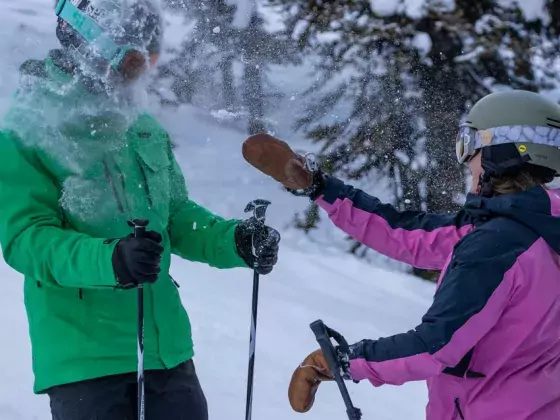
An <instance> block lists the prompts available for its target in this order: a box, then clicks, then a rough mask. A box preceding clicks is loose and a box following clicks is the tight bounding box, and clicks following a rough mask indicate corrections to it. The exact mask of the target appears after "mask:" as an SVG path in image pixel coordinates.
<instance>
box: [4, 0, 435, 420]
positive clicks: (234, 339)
mask: <svg viewBox="0 0 560 420" xmlns="http://www.w3.org/2000/svg"><path fill="white" fill-rule="evenodd" d="M239 1H240V0H239ZM51 3H52V2H46V3H45V2H42V1H40V0H20V1H18V2H12V1H10V0H0V6H2V7H3V10H4V13H3V14H1V15H0V36H2V39H3V42H2V43H0V54H1V55H2V57H4V60H2V61H1V62H0V74H2V78H1V83H0V111H1V113H2V114H3V112H4V111H5V110H6V109H7V107H8V104H9V98H10V96H11V95H12V92H13V89H14V87H15V85H16V82H17V77H18V76H17V68H18V66H19V64H20V63H21V62H22V61H23V60H25V59H27V58H42V57H43V56H44V54H45V52H46V51H47V50H48V49H49V48H53V47H56V46H57V43H56V39H55V38H54V26H55V23H56V20H55V18H54V16H53V15H52V8H51ZM174 19H175V23H176V24H177V23H178V22H179V19H178V18H174ZM176 27H177V25H176ZM14 31H17V33H18V36H17V37H14V36H13V33H14ZM168 37H169V38H173V37H171V36H169V35H168ZM175 42H177V40H175ZM298 71H299V72H302V70H301V69H300V70H298V69H295V68H289V67H284V68H275V69H274V78H275V82H276V83H277V85H278V86H279V87H280V88H281V89H282V90H283V91H284V92H287V100H286V102H285V105H283V106H282V107H277V109H275V110H274V112H273V113H272V114H270V115H268V117H269V118H270V119H271V120H273V121H275V122H276V123H277V124H276V130H277V135H278V136H281V137H282V136H283V137H286V139H287V140H288V141H289V142H290V144H292V146H293V147H294V148H296V149H298V150H308V151H312V149H311V146H312V145H311V144H310V143H308V142H305V143H304V142H302V141H301V139H300V138H299V137H298V136H291V137H289V138H288V135H289V133H290V132H291V131H290V130H291V129H290V121H293V118H294V116H295V115H296V114H297V113H298V109H299V108H298V102H299V101H296V100H290V97H293V98H298V92H301V89H302V87H303V86H304V77H303V75H302V74H301V73H298ZM154 112H155V114H156V115H157V116H158V118H159V119H160V120H161V122H162V123H163V124H164V125H165V126H166V127H167V128H168V129H169V131H170V134H171V136H172V138H173V140H174V141H175V142H177V145H178V147H177V148H176V155H177V159H178V161H179V164H180V166H181V167H182V169H183V170H184V173H185V178H186V180H187V185H188V188H189V192H190V195H191V197H192V198H193V199H194V200H195V201H197V202H198V203H200V204H202V205H204V206H207V207H208V208H209V209H211V210H212V211H214V212H216V213H218V214H220V215H223V216H224V217H246V215H245V214H244V213H243V210H244V207H245V204H246V203H247V202H249V201H251V200H253V199H255V198H266V199H269V200H271V201H272V205H271V206H270V208H269V212H268V222H269V223H270V224H271V225H272V226H275V227H276V228H277V229H278V230H279V231H280V232H281V235H282V242H281V251H280V260H279V263H278V265H277V267H276V269H275V270H274V271H273V273H272V274H270V275H269V276H266V277H263V278H262V281H261V287H260V296H259V314H258V324H257V339H256V365H255V369H256V370H255V389H254V398H253V401H254V406H253V414H254V418H255V419H257V420H258V419H267V420H280V419H282V420H289V419H301V418H303V417H302V416H301V415H299V414H297V413H294V412H293V411H292V410H291V408H290V407H289V404H288V400H287V388H288V383H289V380H290V377H291V374H292V372H293V370H294V369H295V368H296V367H297V366H298V364H299V363H300V362H301V360H302V359H303V358H304V357H305V356H306V355H307V354H308V353H309V352H311V351H313V350H314V349H316V348H317V344H316V342H315V341H314V338H313V335H312V333H311V331H310V329H309V324H310V323H311V322H312V321H314V320H316V319H319V318H320V319H323V320H324V321H325V322H326V323H327V325H330V326H331V327H333V328H335V329H338V330H339V331H340V332H342V333H343V334H344V335H345V336H346V338H347V339H348V340H349V341H350V342H354V341H358V340H360V339H362V338H376V337H379V336H387V335H390V334H394V333H399V332H403V331H407V330H409V329H411V328H414V327H415V326H416V325H417V324H418V323H419V321H420V317H421V316H422V315H423V313H424V312H425V310H426V309H427V308H428V307H429V305H430V303H431V300H432V295H433V292H434V287H433V285H432V284H430V283H425V282H421V281H419V280H418V279H416V278H412V277H409V276H407V275H405V274H402V273H398V272H394V271H391V270H389V269H387V267H389V266H385V268H383V267H381V266H373V265H371V264H367V263H365V262H363V261H359V260H356V259H354V258H352V257H350V256H348V255H346V254H343V253H341V251H340V248H339V247H338V246H337V244H339V243H340V242H342V241H344V235H343V234H342V233H341V232H340V231H339V230H337V229H336V228H335V227H334V226H330V225H326V226H325V227H323V228H322V231H321V232H320V234H319V235H314V237H313V240H312V239H311V238H307V237H305V236H303V235H301V234H300V233H298V232H295V231H293V230H292V229H290V228H289V227H288V225H289V222H290V221H291V219H292V217H293V215H294V214H295V213H296V212H302V211H304V210H305V208H306V207H307V205H308V204H309V203H308V201H307V200H306V199H304V198H299V197H294V196H292V195H290V194H288V193H286V192H284V191H282V190H281V188H280V187H279V186H278V185H277V184H276V183H275V182H274V181H273V180H271V179H268V178H265V177H263V176H262V175H261V174H260V173H258V172H257V171H256V170H255V169H253V168H252V167H250V166H249V165H248V164H247V163H246V162H245V161H244V160H243V158H242V156H241V143H242V141H243V140H244V139H245V137H246V134H245V133H243V132H241V131H239V130H238V129H236V128H235V127H233V128H232V127H230V126H226V124H228V122H230V121H229V120H231V119H235V117H236V115H237V114H238V113H237V112H235V110H234V111H225V110H215V112H206V111H202V110H198V109H195V108H193V107H191V106H183V107H180V108H178V109H176V110H174V111H170V110H168V109H164V110H162V109H159V108H157V107H155V106H154ZM322 217H325V215H324V214H322ZM172 275H173V277H174V278H175V280H177V281H178V282H179V283H180V285H181V288H180V292H181V296H182V299H183V301H184V304H185V306H186V307H187V310H188V311H189V314H190V317H191V321H192V324H193V334H194V341H195V351H196V356H195V363H196V365H197V370H198V373H199V376H200V380H201V383H202V386H203V388H204V391H205V393H206V396H207V398H208V402H209V409H210V418H213V419H231V420H235V419H242V418H243V416H244V405H245V386H246V375H247V359H248V353H249V325H250V309H251V288H252V282H251V279H252V274H251V272H250V271H249V270H243V269H235V270H223V271H220V270H216V269H212V268H210V267H207V266H205V265H202V264H197V263H191V262H188V261H184V260H181V259H179V258H177V257H174V259H173V263H172ZM0 278H1V279H2V293H1V294H0V318H1V319H4V320H5V322H4V323H3V329H2V336H3V337H4V340H3V345H2V349H1V351H0V354H1V356H2V357H0V372H1V378H2V382H1V385H0V418H1V419H2V420H49V419H50V418H51V417H50V414H49V404H48V398H47V397H45V396H36V395H33V394H32V383H33V375H32V371H31V352H30V343H29V337H28V326H27V319H26V313H25V307H24V303H23V290H22V289H23V281H22V276H21V275H20V274H19V273H16V272H15V271H13V270H12V269H11V268H9V267H8V266H6V264H5V263H4V262H3V261H2V260H0ZM61 345H63V344H62V343H61ZM133 345H134V344H133ZM348 386H349V390H350V393H351V396H352V398H353V400H354V404H355V405H356V406H358V407H360V408H361V409H362V411H363V417H364V419H373V418H375V419H377V420H401V419H410V420H419V419H423V418H424V417H425V414H424V413H425V408H424V407H425V404H426V401H427V392H426V386H425V384H424V383H423V382H416V383H410V384H406V385H403V386H401V387H391V386H386V387H381V388H373V387H372V386H371V385H370V384H368V383H366V382H363V383H360V384H358V385H355V384H348ZM305 418H306V419H309V420H313V419H321V420H335V419H336V420H340V419H343V418H345V409H344V405H343V403H342V400H341V398H340V395H339V393H338V389H337V387H336V386H335V385H334V384H333V383H328V384H323V385H322V386H321V389H320V390H319V392H318V395H317V400H316V403H315V407H314V408H313V409H312V410H311V412H309V413H308V414H307V415H305Z"/></svg>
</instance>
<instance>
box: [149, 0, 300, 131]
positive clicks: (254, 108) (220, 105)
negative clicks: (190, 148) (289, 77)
mask: <svg viewBox="0 0 560 420" xmlns="http://www.w3.org/2000/svg"><path fill="white" fill-rule="evenodd" d="M230 1H231V0H229V1H228V0H203V1H199V0H179V1H175V0H174V1H171V2H170V3H169V4H168V6H169V7H170V8H171V9H172V10H174V11H179V12H181V13H183V14H184V15H185V16H186V18H187V20H190V21H191V23H192V24H193V30H192V31H191V32H190V33H188V35H187V36H186V38H185V40H184V41H183V43H182V45H181V48H180V50H179V51H172V52H173V53H174V58H173V59H172V60H171V61H170V62H169V63H168V64H166V65H164V66H162V67H161V69H160V75H159V76H160V77H159V79H160V80H162V79H163V80H169V81H170V85H171V91H172V93H173V99H171V100H169V99H165V100H164V103H166V104H171V105H178V104H180V103H193V104H195V105H199V106H204V107H206V108H210V109H214V110H216V109H226V110H227V111H229V112H232V113H234V115H243V116H246V117H247V132H248V133H250V134H254V133H257V132H261V131H265V130H266V129H267V127H266V124H265V113H266V108H267V106H268V100H269V99H271V96H272V94H271V93H270V91H271V90H272V89H271V88H272V86H271V85H270V83H269V81H268V79H267V77H266V73H267V71H268V67H269V66H270V65H271V64H284V63H295V62H297V55H296V53H297V51H296V50H295V48H293V45H294V43H293V41H291V40H290V39H288V38H286V37H279V36H277V35H276V34H271V33H268V32H267V31H266V29H265V25H264V24H265V22H264V20H263V18H262V16H261V14H260V12H259V9H258V4H257V3H256V0H243V1H244V2H247V3H249V2H250V5H251V7H250V8H249V10H250V15H249V19H247V23H246V24H240V23H239V22H235V20H236V13H238V12H239V10H238V5H237V4H233V3H230ZM238 20H239V19H238ZM241 20H243V19H241ZM236 64H240V65H241V68H242V72H241V74H238V75H236V73H235V71H234V68H235V65H236Z"/></svg>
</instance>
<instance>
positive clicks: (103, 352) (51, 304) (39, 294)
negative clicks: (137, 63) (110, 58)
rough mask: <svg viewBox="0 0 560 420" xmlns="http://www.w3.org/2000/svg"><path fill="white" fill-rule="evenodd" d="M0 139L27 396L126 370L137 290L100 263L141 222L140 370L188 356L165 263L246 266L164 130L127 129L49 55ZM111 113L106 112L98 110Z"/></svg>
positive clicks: (151, 123) (182, 314)
mask: <svg viewBox="0 0 560 420" xmlns="http://www.w3.org/2000/svg"><path fill="white" fill-rule="evenodd" d="M24 68H31V70H28V71H27V73H31V75H28V76H27V77H26V79H28V80H27V82H26V83H23V84H22V86H20V88H19V90H18V92H17V94H16V95H15V100H14V103H13V106H12V108H11V109H10V111H9V112H8V113H7V115H6V116H5V118H4V121H3V127H2V131H0V156H2V164H1V165H0V243H1V246H2V252H3V257H4V259H5V261H6V262H7V264H8V265H10V266H11V267H12V268H13V269H14V270H16V271H18V272H19V273H22V274H23V275H24V278H25V283H24V296H25V308H26V312H27V316H28V320H29V334H30V339H31V344H32V356H33V371H34V375H35V384H34V392H35V393H43V392H44V391H45V390H46V389H48V388H49V387H52V386H56V385H60V384H66V383H71V382H75V381H81V380H86V379H91V378H96V377H101V376H106V375H113V374H120V373H127V372H134V371H136V370H137V291H136V289H131V290H123V289H119V288H117V283H116V279H115V276H114V273H113V269H112V264H111V256H112V253H113V249H114V247H115V245H116V243H117V241H118V239H120V238H122V237H124V236H126V235H129V234H130V233H132V229H131V227H130V226H128V224H127V221H129V220H131V219H133V218H145V219H148V220H149V221H150V224H149V226H148V229H150V230H155V231H158V232H159V233H161V234H162V235H163V245H164V247H165V251H164V255H163V257H162V271H161V274H160V276H159V279H158V281H157V282H156V283H154V284H152V285H146V287H145V292H144V293H145V298H144V299H145V310H144V314H145V321H144V322H145V332H144V363H145V369H146V370H149V369H162V368H171V367H174V366H176V365H178V364H180V363H181V362H184V361H186V360H188V359H190V358H191V357H192V356H193V342H192V337H191V326H190V321H189V317H188V315H187V312H186V310H185V309H184V307H183V305H182V302H181V299H180V297H179V293H178V290H177V286H176V284H175V282H174V281H173V279H172V278H171V277H170V275H169V266H170V258H171V254H176V255H179V256H180V257H182V258H185V259H187V260H190V261H197V262H202V263H206V264H209V265H210V266H213V267H217V268H221V269H225V268H233V267H246V264H245V263H244V261H243V260H242V259H241V258H240V257H239V256H238V254H237V252H236V247H235V243H234V229H235V226H236V224H237V222H238V221H236V220H224V219H223V218H220V217H218V216H216V215H214V214H212V213H211V212H210V211H208V210H207V209H205V208H203V207H201V206H199V205H197V204H196V203H195V202H193V201H192V200H189V197H188V194H187V190H186V187H185V181H184V177H183V174H182V173H181V170H180V168H179V166H178V164H177V162H176V160H175V157H174V155H173V152H172V147H171V143H170V139H169V136H168V133H167V132H166V131H165V130H164V129H163V128H162V126H160V125H159V124H158V123H157V122H156V120H155V119H154V118H153V117H151V116H150V115H146V114H141V113H137V114H136V115H135V117H134V118H132V119H129V120H127V118H124V117H123V116H122V115H121V114H119V112H118V110H117V109H116V108H114V109H109V110H108V111H107V112H106V113H105V114H103V115H100V113H99V112H91V113H88V109H90V108H88V107H91V109H98V107H100V106H104V102H103V101H104V100H106V99H103V97H102V95H98V94H94V93H91V91H90V90H88V89H86V87H85V86H84V85H83V84H82V83H80V82H79V81H76V79H75V78H74V77H73V76H72V75H71V74H69V73H68V72H65V71H64V70H62V69H61V68H60V67H59V66H58V65H57V63H56V61H55V59H54V58H53V56H52V55H50V56H49V57H48V58H47V59H46V60H45V61H36V62H34V63H27V64H26V65H25V66H24ZM109 108H110V107H109Z"/></svg>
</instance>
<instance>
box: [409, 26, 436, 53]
mask: <svg viewBox="0 0 560 420" xmlns="http://www.w3.org/2000/svg"><path fill="white" fill-rule="evenodd" d="M412 45H414V47H415V48H416V49H417V50H418V51H419V52H420V53H421V54H422V56H426V55H428V53H429V52H430V50H431V49H432V38H430V35H428V34H427V33H426V32H417V33H416V34H415V35H414V38H412Z"/></svg>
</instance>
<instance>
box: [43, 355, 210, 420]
mask: <svg viewBox="0 0 560 420" xmlns="http://www.w3.org/2000/svg"><path fill="white" fill-rule="evenodd" d="M137 392H138V391H137V379H136V373H130V374H124V375H115V376H106V377H103V378H98V379H93V380H87V381H82V382H76V383H72V384H66V385H61V386H57V387H54V388H51V389H49V390H47V394H48V395H49V398H50V405H51V414H52V418H53V420H136V419H137V418H138V414H137V401H138V398H137ZM144 403H145V405H144V407H145V408H144V409H145V414H146V420H160V419H161V420H163V419H165V420H208V406H207V403H206V397H205V396H204V393H203V391H202V388H201V386H200V383H199V381H198V377H197V375H196V371H195V367H194V363H193V361H192V360H189V361H187V362H185V363H182V364H180V365H179V366H177V367H175V368H173V369H168V370H152V371H146V372H145V400H144Z"/></svg>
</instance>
